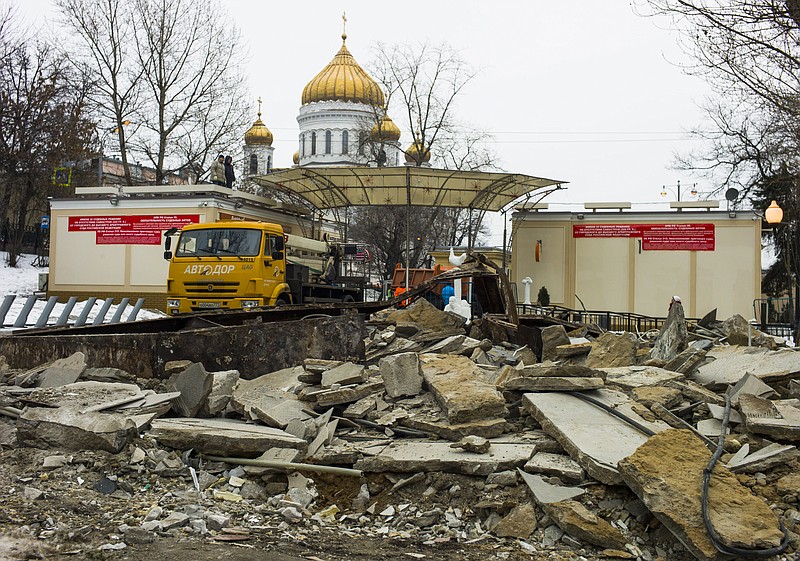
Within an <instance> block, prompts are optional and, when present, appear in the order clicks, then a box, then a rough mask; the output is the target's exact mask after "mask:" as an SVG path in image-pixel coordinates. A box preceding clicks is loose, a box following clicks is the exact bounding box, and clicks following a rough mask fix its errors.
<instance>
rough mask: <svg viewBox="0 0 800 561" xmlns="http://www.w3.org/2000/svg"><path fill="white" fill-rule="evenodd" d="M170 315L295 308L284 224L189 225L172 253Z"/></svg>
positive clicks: (167, 246)
mask: <svg viewBox="0 0 800 561" xmlns="http://www.w3.org/2000/svg"><path fill="white" fill-rule="evenodd" d="M167 240H168V241H167V242H166V243H165V250H166V251H165V252H164V257H165V259H169V261H170V265H169V275H168V278H167V312H168V313H169V314H170V315H176V314H179V313H186V312H193V311H200V310H208V309H217V308H224V309H236V308H245V309H247V308H257V307H259V306H275V305H281V304H288V303H291V297H290V295H289V286H288V284H287V283H286V252H285V243H284V234H283V228H281V226H280V225H279V224H270V223H263V222H244V221H229V222H216V223H212V224H190V225H187V226H185V227H184V228H183V229H182V230H181V232H180V237H179V238H178V241H177V243H176V244H175V250H174V252H172V251H170V245H171V242H170V241H169V240H171V238H170V237H168V238H167Z"/></svg>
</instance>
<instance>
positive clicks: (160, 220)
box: [68, 214, 200, 245]
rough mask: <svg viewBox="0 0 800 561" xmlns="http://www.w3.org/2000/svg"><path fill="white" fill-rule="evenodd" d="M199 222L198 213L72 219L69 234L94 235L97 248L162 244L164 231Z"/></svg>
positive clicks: (80, 217)
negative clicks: (89, 233)
mask: <svg viewBox="0 0 800 561" xmlns="http://www.w3.org/2000/svg"><path fill="white" fill-rule="evenodd" d="M197 222H200V215H199V214H156V215H136V216H70V217H69V228H68V230H69V231H70V232H95V243H97V245H107V244H136V245H160V244H161V242H162V239H161V232H163V231H164V230H169V229H170V228H182V227H183V226H185V225H186V224H194V223H197Z"/></svg>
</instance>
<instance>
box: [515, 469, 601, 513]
mask: <svg viewBox="0 0 800 561" xmlns="http://www.w3.org/2000/svg"><path fill="white" fill-rule="evenodd" d="M517 471H518V472H519V474H520V475H521V476H522V479H523V480H525V483H526V484H527V485H528V489H529V490H530V492H531V494H532V495H533V498H534V499H535V500H536V502H537V503H538V504H540V505H546V504H550V503H557V502H559V501H566V500H569V499H573V498H575V497H580V496H581V495H583V494H584V493H586V489H581V488H580V487H565V486H563V485H552V484H550V483H547V482H546V481H545V480H544V479H542V476H541V475H534V474H532V473H526V472H524V471H522V470H521V469H518V470H517Z"/></svg>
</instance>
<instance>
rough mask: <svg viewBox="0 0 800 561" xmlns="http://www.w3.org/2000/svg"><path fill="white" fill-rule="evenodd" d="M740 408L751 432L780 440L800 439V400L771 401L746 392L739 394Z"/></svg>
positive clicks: (745, 423) (746, 425)
mask: <svg viewBox="0 0 800 561" xmlns="http://www.w3.org/2000/svg"><path fill="white" fill-rule="evenodd" d="M739 409H740V411H741V413H742V417H743V418H744V425H745V427H747V430H748V431H749V432H753V433H756V434H765V435H767V436H771V437H773V438H777V439H780V440H794V441H796V440H800V400H798V399H786V400H778V401H770V400H769V399H764V398H763V397H758V396H755V395H748V394H744V395H741V396H739Z"/></svg>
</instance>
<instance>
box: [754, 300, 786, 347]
mask: <svg viewBox="0 0 800 561" xmlns="http://www.w3.org/2000/svg"><path fill="white" fill-rule="evenodd" d="M753 312H754V314H755V318H756V323H757V325H758V328H759V329H760V330H761V331H763V332H764V333H769V334H770V335H775V336H777V337H784V338H792V337H794V332H795V328H796V326H795V322H794V318H795V302H794V299H793V298H790V297H783V298H756V299H755V300H753Z"/></svg>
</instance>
